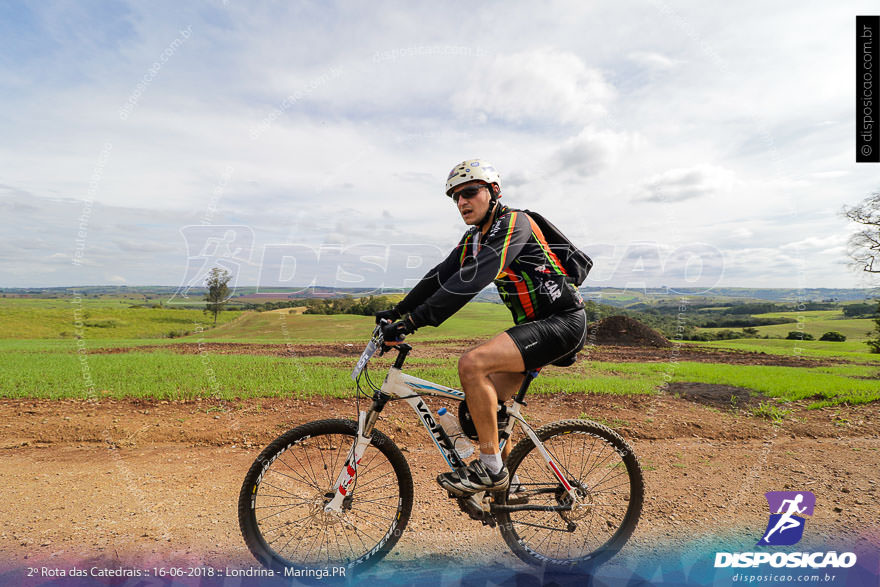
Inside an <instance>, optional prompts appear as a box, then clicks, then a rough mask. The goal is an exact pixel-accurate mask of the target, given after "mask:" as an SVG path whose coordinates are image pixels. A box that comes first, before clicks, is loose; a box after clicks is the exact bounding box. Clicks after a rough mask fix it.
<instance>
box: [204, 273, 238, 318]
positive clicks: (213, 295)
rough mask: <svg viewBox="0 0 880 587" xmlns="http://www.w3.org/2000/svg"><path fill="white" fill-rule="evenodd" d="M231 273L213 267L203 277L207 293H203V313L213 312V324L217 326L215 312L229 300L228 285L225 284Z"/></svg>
mask: <svg viewBox="0 0 880 587" xmlns="http://www.w3.org/2000/svg"><path fill="white" fill-rule="evenodd" d="M230 279H232V275H230V274H229V272H228V271H227V270H226V269H221V268H220V267H214V268H213V269H211V272H210V273H209V274H208V277H207V279H205V285H207V286H208V293H207V294H206V295H205V302H207V303H206V304H205V314H214V326H217V314H219V313H220V312H222V311H223V307H224V306H225V305H226V303H227V302H228V301H229V287H228V286H227V285H226V284H227V283H229V280H230Z"/></svg>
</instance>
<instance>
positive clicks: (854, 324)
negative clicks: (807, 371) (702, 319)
mask: <svg viewBox="0 0 880 587" xmlns="http://www.w3.org/2000/svg"><path fill="white" fill-rule="evenodd" d="M753 316H754V317H755V318H792V319H794V320H796V322H790V323H788V324H771V325H769V326H758V327H757V329H758V333H759V334H760V335H761V336H771V337H782V338H785V337H786V336H787V335H788V333H789V332H791V331H792V330H801V324H803V329H802V330H803V332H806V333H807V334H812V335H813V336H814V337H815V338H816V340H819V337H820V336H822V335H823V334H825V333H826V332H829V331H832V330H834V331H837V332H840V333H841V334H843V335H845V336H846V340H847V342H850V341H864V340H867V339H868V333H869V332H870V331H871V329H873V328H874V321H873V320H871V319H869V318H846V317H845V316H844V315H843V311H842V310H814V311H809V312H769V313H766V314H754V315H753ZM719 330H739V329H738V328H730V327H724V328H700V329H699V331H700V332H718V331H719ZM863 348H866V347H864V345H863Z"/></svg>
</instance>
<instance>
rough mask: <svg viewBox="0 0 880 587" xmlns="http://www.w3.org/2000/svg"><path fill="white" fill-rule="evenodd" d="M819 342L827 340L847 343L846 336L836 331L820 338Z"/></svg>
mask: <svg viewBox="0 0 880 587" xmlns="http://www.w3.org/2000/svg"><path fill="white" fill-rule="evenodd" d="M819 340H827V341H831V342H846V336H844V335H843V334H841V333H839V332H837V331H835V330H831V331H828V332H826V333H825V334H823V335H822V336H821V337H819Z"/></svg>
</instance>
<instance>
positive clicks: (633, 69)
mask: <svg viewBox="0 0 880 587" xmlns="http://www.w3.org/2000/svg"><path fill="white" fill-rule="evenodd" d="M876 12H877V10H876V4H875V3H872V2H851V3H828V2H773V3H767V2H757V1H747V2H736V3H712V4H708V3H705V2H698V1H686V2H667V1H665V0H644V1H635V2H627V3H621V2H611V1H604V2H590V3H583V2H573V1H572V2H545V3H540V4H537V3H525V2H504V3H502V2H487V3H478V4H474V3H463V2H449V3H424V4H421V5H417V4H415V3H391V2H371V3H359V2H336V3H334V2H322V3H319V2H296V1H293V2H272V3H269V2H266V3H252V2H242V1H236V0H227V1H219V0H218V1H213V2H212V1H206V2H190V3H180V2H164V3H163V2H150V3H143V2H131V3H127V2H112V3H110V2H27V3H25V2H17V3H16V2H4V3H2V4H0V128H2V132H0V237H2V238H0V287H36V286H71V285H101V284H109V285H171V286H181V287H190V286H195V285H200V284H201V283H202V282H203V281H204V276H205V273H206V272H207V270H208V269H209V268H210V267H212V266H220V267H224V268H227V269H228V270H230V272H232V273H233V274H234V282H233V283H234V284H237V285H257V286H259V287H264V288H270V287H281V288H290V290H291V291H294V290H296V289H297V288H302V287H304V286H306V285H309V284H318V285H328V286H338V287H379V286H383V287H402V286H403V287H406V286H411V285H413V284H414V283H415V280H417V279H418V277H420V276H421V275H422V274H423V273H424V272H425V271H427V269H429V268H430V267H431V266H433V264H435V263H436V262H438V261H439V260H440V259H441V258H443V257H444V256H445V255H446V254H448V252H449V251H450V250H451V249H452V247H453V246H454V245H455V244H456V243H457V242H458V239H459V238H460V237H461V235H462V234H463V232H464V230H465V229H466V226H465V225H464V224H463V223H462V221H461V218H460V217H459V215H458V213H457V211H456V209H455V207H454V205H453V204H452V203H451V201H450V200H449V199H448V198H446V197H445V196H444V193H443V192H444V186H445V180H446V176H447V174H448V172H449V170H450V169H451V168H452V167H453V166H454V165H456V164H457V163H459V162H460V161H462V160H464V159H471V158H476V157H479V158H484V159H487V160H489V161H491V162H492V163H493V164H494V166H495V167H496V168H497V169H498V170H499V172H500V173H501V178H502V194H503V197H502V202H503V203H506V204H507V205H509V206H512V207H516V208H528V209H532V210H535V211H538V212H540V213H542V214H543V215H544V216H546V217H547V218H549V219H550V220H551V221H552V222H554V223H555V224H556V225H557V226H558V227H559V228H561V229H562V230H563V231H564V232H565V233H566V234H567V235H568V236H569V238H571V240H573V241H574V242H575V243H576V244H578V245H579V246H580V247H581V248H582V249H583V250H584V251H586V252H587V253H588V254H589V255H590V256H591V257H592V258H593V260H594V263H595V265H594V269H593V272H592V273H591V274H590V277H589V279H588V280H587V282H586V283H585V285H589V286H616V287H631V288H638V287H661V286H668V287H673V288H690V289H691V290H703V291H709V290H711V289H712V288H713V287H787V288H797V287H831V288H844V287H868V286H874V285H876V282H872V281H870V280H869V279H867V277H866V275H865V274H864V273H860V272H858V271H854V270H853V269H852V268H851V267H849V266H848V257H847V256H846V240H847V237H848V235H849V234H850V233H852V232H853V231H854V229H855V228H854V227H853V226H852V225H850V224H848V221H847V220H846V219H845V218H844V217H843V216H842V214H841V210H842V208H843V207H844V206H845V205H853V204H856V203H858V202H859V201H861V200H862V199H864V198H865V197H867V196H868V195H869V194H870V193H871V192H872V191H876V190H878V189H880V165H878V164H865V163H862V164H856V163H855V140H854V137H855V82H854V76H855V51H854V47H855V15H857V14H871V13H876Z"/></svg>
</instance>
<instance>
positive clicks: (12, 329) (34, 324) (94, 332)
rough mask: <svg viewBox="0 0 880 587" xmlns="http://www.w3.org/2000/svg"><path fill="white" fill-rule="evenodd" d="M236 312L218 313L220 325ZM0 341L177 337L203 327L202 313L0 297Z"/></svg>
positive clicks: (88, 301)
mask: <svg viewBox="0 0 880 587" xmlns="http://www.w3.org/2000/svg"><path fill="white" fill-rule="evenodd" d="M240 314H241V313H240V312H234V311H230V312H221V313H220V314H219V316H218V323H219V324H225V323H228V322H231V321H232V320H234V319H235V318H236V317H238V316H239V315H240ZM0 325H2V328H0V338H5V339H34V338H42V339H67V340H73V339H74V338H77V337H80V338H83V339H87V340H92V339H119V338H122V339H131V338H163V337H179V336H185V335H186V334H191V333H193V332H196V331H197V330H198V329H199V328H207V327H208V323H207V322H206V321H205V316H204V314H203V313H202V310H200V309H199V310H197V309H171V308H167V307H166V308H148V307H145V306H139V305H133V304H132V303H131V300H103V299H86V298H81V297H71V298H66V299H54V300H40V299H15V298H5V299H2V298H0Z"/></svg>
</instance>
